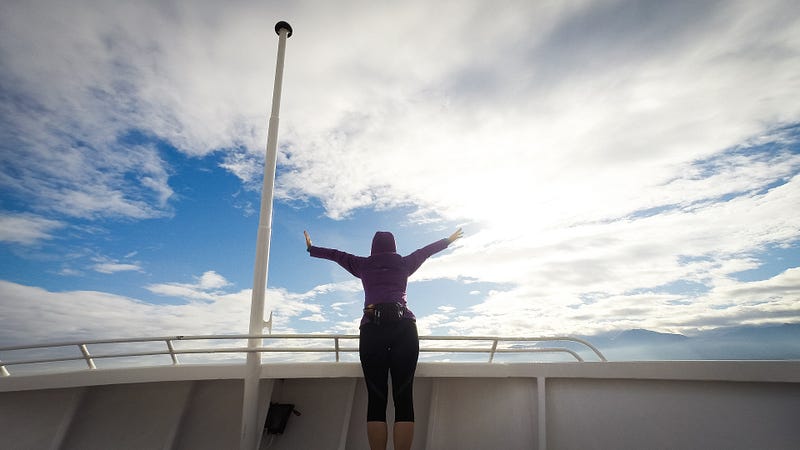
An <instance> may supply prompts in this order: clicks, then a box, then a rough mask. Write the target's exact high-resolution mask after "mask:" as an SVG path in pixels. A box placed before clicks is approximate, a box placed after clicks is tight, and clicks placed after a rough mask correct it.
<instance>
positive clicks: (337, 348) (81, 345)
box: [0, 334, 607, 377]
mask: <svg viewBox="0 0 800 450" xmlns="http://www.w3.org/2000/svg"><path fill="white" fill-rule="evenodd" d="M358 338H359V336H358V335H353V334H344V335H341V334H264V335H248V334H228V335H196V336H159V337H137V338H118V339H95V340H85V341H66V342H51V343H40V344H33V345H18V346H10V347H0V352H7V351H19V350H34V349H56V348H60V347H75V346H77V347H78V349H79V350H80V355H79V356H64V357H54V358H38V359H23V360H12V361H2V360H0V377H8V376H11V374H10V373H9V372H8V370H7V367H8V366H15V365H22V364H45V363H55V362H65V361H80V360H84V361H86V365H87V366H88V368H89V370H96V369H97V367H96V366H95V362H94V361H95V360H96V359H106V358H125V357H142V356H156V355H169V356H170V358H171V360H172V365H173V366H177V365H181V363H180V361H179V360H178V355H181V354H214V353H243V354H247V353H252V352H258V353H334V354H335V356H336V362H339V361H340V354H341V353H350V352H358V347H342V346H341V342H340V341H341V340H342V339H351V340H355V339H358ZM245 339H263V340H275V341H284V340H293V339H294V340H315V341H319V340H331V339H332V340H333V344H334V345H333V348H331V347H289V346H282V347H274V346H272V347H270V346H261V347H255V348H250V347H247V346H242V347H208V348H192V349H176V348H175V346H174V345H173V344H174V342H176V341H202V340H245ZM419 339H420V341H459V342H479V341H487V342H490V343H491V346H490V347H477V346H460V347H459V346H453V347H448V346H439V347H425V346H420V352H426V353H487V354H488V355H489V360H488V362H489V363H492V362H494V357H495V355H496V354H498V353H568V354H570V355H571V356H572V357H574V358H575V359H576V361H578V362H583V361H584V359H583V358H582V357H581V356H580V355H579V354H578V353H577V352H576V351H574V350H571V349H568V348H563V347H534V348H531V347H522V348H498V347H499V345H500V344H501V343H517V344H519V343H526V342H536V343H538V342H573V343H577V344H580V345H583V346H584V347H586V348H588V349H589V350H591V351H592V352H593V353H594V354H595V355H596V356H597V358H598V359H599V360H600V361H602V362H606V361H607V360H606V358H605V356H603V354H602V353H601V352H600V350H598V349H597V348H596V347H595V346H593V345H592V344H590V343H589V342H587V341H586V340H583V339H580V338H575V337H571V336H553V337H498V336H420V338H419ZM147 342H164V343H166V347H167V348H166V350H153V351H138V352H121V353H107V354H92V353H90V352H89V348H88V346H89V345H100V344H134V343H147Z"/></svg>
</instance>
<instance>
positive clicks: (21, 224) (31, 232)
mask: <svg viewBox="0 0 800 450" xmlns="http://www.w3.org/2000/svg"><path fill="white" fill-rule="evenodd" d="M64 226H66V224H65V223H64V222H61V221H58V220H51V219H45V218H44V217H40V216H36V215H33V214H24V213H23V214H14V213H2V212H0V241H2V242H12V243H16V244H23V245H31V244H36V243H38V242H40V241H43V240H49V239H53V237H54V236H53V235H52V232H53V231H54V230H57V229H59V228H63V227H64Z"/></svg>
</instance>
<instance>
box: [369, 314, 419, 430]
mask: <svg viewBox="0 0 800 450" xmlns="http://www.w3.org/2000/svg"><path fill="white" fill-rule="evenodd" d="M358 353H359V356H360V357H361V368H362V369H363V370H364V381H365V382H366V384H367V399H368V400H367V421H368V422H386V404H387V402H388V399H387V397H388V390H389V372H391V373H392V398H393V399H394V420H395V422H413V421H414V392H413V385H414V372H415V371H416V369H417V358H418V357H419V336H418V335H417V324H416V323H415V322H414V321H413V320H409V319H403V320H401V321H399V322H395V323H384V324H381V325H376V324H374V323H366V324H364V325H363V326H362V327H361V335H360V338H359V352H358Z"/></svg>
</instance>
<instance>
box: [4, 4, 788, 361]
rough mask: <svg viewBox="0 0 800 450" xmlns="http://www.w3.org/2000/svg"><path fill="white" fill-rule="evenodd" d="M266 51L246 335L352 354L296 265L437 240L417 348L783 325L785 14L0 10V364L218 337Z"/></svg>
mask: <svg viewBox="0 0 800 450" xmlns="http://www.w3.org/2000/svg"><path fill="white" fill-rule="evenodd" d="M279 20H286V21H288V22H289V23H291V25H292V27H293V29H294V32H293V35H292V36H291V37H290V38H289V39H288V42H287V49H286V61H285V71H284V77H285V78H284V85H283V96H282V102H281V109H280V127H279V135H278V144H279V145H278V167H277V178H276V182H275V199H274V217H273V229H272V243H271V256H270V263H269V273H268V289H267V293H266V311H267V314H268V313H269V311H273V313H274V325H273V332H276V333H346V334H355V333H357V332H358V321H359V318H360V314H361V307H362V305H361V303H362V301H363V294H362V292H361V287H360V284H359V281H358V280H357V279H355V278H353V277H352V276H350V275H349V274H348V273H347V272H345V271H344V270H343V269H341V268H340V267H338V266H336V265H335V264H334V263H332V262H329V261H324V260H319V259H313V258H310V257H309V256H308V254H307V253H306V251H305V242H304V238H303V230H308V231H309V233H310V234H311V237H312V239H313V241H314V244H315V245H319V246H324V247H333V248H338V249H341V250H344V251H348V252H350V253H354V254H359V255H366V254H368V252H369V246H370V241H371V238H372V234H373V233H374V232H375V231H376V230H387V231H392V232H393V233H394V234H395V236H396V239H397V242H398V251H399V252H400V253H403V254H407V253H410V252H411V251H413V250H415V249H417V248H420V247H422V246H424V245H426V244H428V243H431V242H433V241H436V240H438V239H441V238H444V237H447V236H448V235H449V234H450V233H452V232H453V231H454V230H456V229H457V228H459V227H461V228H463V230H464V233H465V236H464V238H463V239H461V240H459V241H457V242H456V243H454V244H453V245H452V246H450V248H448V249H447V250H445V251H443V252H441V253H439V254H437V255H435V256H434V257H432V258H431V259H429V260H428V261H427V262H426V263H425V264H424V265H423V266H422V268H420V270H419V271H418V272H417V273H415V274H414V275H413V277H412V278H411V280H410V283H409V287H408V301H409V306H410V308H411V309H412V310H413V311H414V312H415V314H416V315H417V317H418V326H419V330H420V334H423V335H501V336H542V335H566V334H576V335H593V334H599V333H609V332H621V331H624V330H630V329H639V328H641V329H647V330H652V331H657V332H661V333H681V334H686V335H692V334H693V333H701V332H704V331H708V330H714V329H721V328H725V327H734V326H762V325H775V324H785V323H791V324H794V323H799V322H800V264H799V262H800V258H798V256H800V208H798V204H800V8H799V7H798V6H797V4H796V2H794V1H770V0H764V1H759V2H752V1H749V0H745V1H724V2H722V1H720V2H717V1H707V2H693V1H673V2H661V1H654V0H649V1H648V0H621V1H611V0H609V1H540V2H531V1H513V0H511V1H501V2H482V1H472V0H459V1H440V2H426V1H404V2H394V1H355V0H343V1H338V2H322V1H307V0H305V1H304V0H300V1H293V2H283V1H241V0H233V1H228V2H216V1H137V2H116V1H83V0H73V1H70V2H59V1H36V0H33V1H4V2H2V4H0V346H2V345H14V344H18V343H35V342H42V341H52V340H70V339H96V338H108V337H129V336H162V335H192V334H212V333H213V334H216V333H219V334H231V333H246V332H247V330H248V323H249V310H250V298H251V294H252V285H253V265H254V260H255V242H256V232H257V226H258V220H259V217H258V216H259V204H260V190H261V183H262V173H263V165H264V153H265V145H266V135H267V122H268V119H269V113H270V105H271V99H272V88H273V80H274V75H275V62H276V53H277V43H278V39H277V36H276V34H275V31H274V28H273V27H274V24H275V23H276V22H277V21H279Z"/></svg>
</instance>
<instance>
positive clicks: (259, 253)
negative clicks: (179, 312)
mask: <svg viewBox="0 0 800 450" xmlns="http://www.w3.org/2000/svg"><path fill="white" fill-rule="evenodd" d="M275 32H276V33H278V62H277V65H276V67H275V86H274V88H273V91H272V113H271V115H270V118H269V131H268V133H267V157H266V160H265V161H264V184H263V185H262V187H261V212H260V215H259V219H258V237H257V238H256V263H255V269H254V271H253V295H252V298H251V303H250V335H251V336H253V335H260V334H263V333H264V325H265V322H264V293H265V291H266V288H267V270H268V269H269V242H270V236H271V235H272V196H273V191H274V188H275V163H276V160H277V155H278V151H277V148H278V112H279V110H280V106H281V87H282V85H283V58H284V54H285V53H286V39H287V38H288V37H289V36H291V35H292V27H291V26H290V25H289V24H288V23H286V22H283V21H281V22H278V23H277V24H275ZM260 344H261V339H258V338H250V339H249V340H248V342H247V347H248V349H249V350H251V351H250V352H248V353H247V366H246V369H245V370H246V372H245V377H244V399H243V401H242V436H241V441H240V445H239V447H240V449H241V450H256V449H257V448H258V446H259V440H260V438H261V434H262V432H263V428H262V427H261V426H259V420H258V406H259V405H258V397H259V395H258V384H259V381H260V378H261V353H259V352H256V351H253V350H254V349H256V348H258V347H259V346H260Z"/></svg>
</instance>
